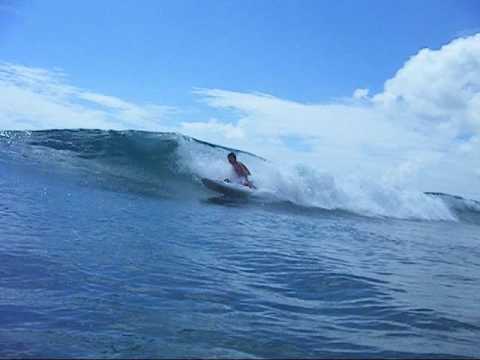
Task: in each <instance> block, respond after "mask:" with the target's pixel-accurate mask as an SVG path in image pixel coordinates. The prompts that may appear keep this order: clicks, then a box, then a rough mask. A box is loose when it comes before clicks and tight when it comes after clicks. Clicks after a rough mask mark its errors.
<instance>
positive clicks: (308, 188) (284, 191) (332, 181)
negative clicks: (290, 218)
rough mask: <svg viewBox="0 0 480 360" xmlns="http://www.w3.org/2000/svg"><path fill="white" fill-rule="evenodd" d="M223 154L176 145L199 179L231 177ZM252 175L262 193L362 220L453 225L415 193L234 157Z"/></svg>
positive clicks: (441, 205)
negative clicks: (344, 212)
mask: <svg viewBox="0 0 480 360" xmlns="http://www.w3.org/2000/svg"><path fill="white" fill-rule="evenodd" d="M227 153H228V151H226V150H224V149H222V148H217V147H210V146H205V145H203V144H199V143H196V142H192V141H184V142H181V144H180V146H179V149H178V155H179V157H180V163H181V164H182V165H181V168H182V169H183V170H184V171H189V172H191V173H193V174H195V175H196V176H199V177H207V178H211V179H223V178H225V177H229V176H231V166H230V165H229V164H228V162H227V158H226V155H227ZM238 159H239V160H240V161H243V162H245V164H246V165H247V166H248V168H249V169H250V170H251V172H252V174H253V175H252V176H251V179H252V180H253V182H254V183H255V185H256V186H257V188H258V189H259V191H260V193H262V194H270V195H273V196H270V198H275V199H277V200H284V201H285V200H286V201H291V202H293V203H296V204H298V205H302V206H309V207H320V208H324V209H341V210H347V211H352V212H355V213H358V214H361V215H367V216H384V217H393V218H400V219H422V220H453V221H455V220H457V219H456V217H455V215H454V214H453V212H452V211H451V210H450V209H449V207H448V206H447V204H446V203H445V202H444V201H442V199H440V198H434V197H431V196H428V195H425V194H423V193H422V192H420V191H412V190H407V189H401V188H398V187H393V186H391V185H388V184H387V183H386V182H385V183H382V182H381V180H374V179H368V178H365V177H361V176H353V175H352V176H348V177H342V178H335V177H334V176H332V175H331V174H327V173H323V172H321V171H318V170H316V169H315V168H314V167H312V166H308V165H300V164H297V165H295V166H287V165H285V164H276V163H273V162H269V161H263V160H261V159H258V158H255V157H253V156H250V155H247V154H239V155H238Z"/></svg>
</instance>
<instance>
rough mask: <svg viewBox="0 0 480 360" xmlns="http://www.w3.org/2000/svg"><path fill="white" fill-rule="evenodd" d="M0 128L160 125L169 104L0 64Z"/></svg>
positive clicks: (58, 74)
mask: <svg viewBox="0 0 480 360" xmlns="http://www.w3.org/2000/svg"><path fill="white" fill-rule="evenodd" d="M0 99H1V100H0V128H2V129H17V130H22V129H29V130H36V129H46V128H47V129H48V128H50V129H51V128H103V129H127V128H134V129H150V130H161V129H162V127H161V122H160V121H161V119H162V118H163V117H165V116H166V115H167V114H168V113H169V112H171V111H173V109H172V108H169V107H166V106H157V105H150V104H135V103H132V102H127V101H124V100H121V99H118V98H116V97H112V96H106V95H102V94H97V93H93V92H89V91H85V90H82V89H80V88H77V87H75V86H72V85H69V84H68V82H67V79H66V76H65V74H64V73H63V72H61V71H59V70H56V71H49V70H45V69H37V68H29V67H25V66H20V65H15V64H8V63H1V64H0Z"/></svg>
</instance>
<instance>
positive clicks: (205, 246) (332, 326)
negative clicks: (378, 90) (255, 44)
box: [0, 130, 480, 358]
mask: <svg viewBox="0 0 480 360" xmlns="http://www.w3.org/2000/svg"><path fill="white" fill-rule="evenodd" d="M230 151H235V152H236V153H237V156H238V158H239V160H240V161H242V162H244V163H245V164H247V166H248V167H249V169H250V170H251V172H252V174H253V176H252V180H253V181H254V183H255V185H256V186H257V188H258V191H257V192H256V194H255V195H254V196H252V197H250V198H249V199H247V200H245V199H231V198H225V197H222V196H220V194H216V193H214V192H212V191H210V190H208V189H206V188H205V187H204V186H203V185H202V183H201V178H203V177H207V178H211V179H223V178H226V177H229V176H230V175H231V173H230V172H231V168H230V166H229V165H228V163H227V160H226V155H227V154H228V153H229V152H230ZM477 200H478V199H465V198H462V197H460V196H455V194H442V193H436V192H420V191H414V190H411V189H405V188H401V187H398V186H393V185H391V184H388V183H387V182H385V181H382V179H372V178H368V177H367V176H361V175H359V174H352V175H350V176H342V177H340V176H335V175H333V174H329V173H327V172H325V171H323V170H322V167H321V164H319V165H318V166H312V165H311V164H302V163H301V162H299V163H297V164H295V165H288V166H287V165H285V164H279V163H276V162H274V161H271V160H269V159H264V158H262V157H260V156H257V155H255V154H252V153H248V152H244V151H239V150H236V149H230V148H226V147H222V146H218V145H215V144H210V143H206V142H203V141H200V140H197V139H194V138H191V137H187V136H184V135H181V134H176V133H154V132H145V131H106V130H45V131H32V132H30V131H3V132H0V274H1V276H0V323H1V324H2V326H1V327H0V344H2V345H1V346H0V357H15V358H18V357H22V358H24V357H120V358H125V357H144V358H145V357H156V358H157V357H224V358H225V357H227V358H239V357H241V358H272V357H277V358H278V357H282V358H291V357H302V358H305V357H307V358H308V357H315V358H318V357H335V358H342V357H348V358H365V357H395V358H412V357H429V358H444V357H455V358H469V357H470V358H473V357H478V338H479V336H480V312H479V311H478V304H480V295H479V294H480V293H479V291H478V289H479V288H480V202H478V201H477Z"/></svg>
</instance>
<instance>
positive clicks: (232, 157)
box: [227, 152, 237, 164]
mask: <svg viewBox="0 0 480 360" xmlns="http://www.w3.org/2000/svg"><path fill="white" fill-rule="evenodd" d="M227 158H228V162H229V163H230V164H235V163H236V162H237V155H235V153H233V152H231V153H230V154H228V156H227Z"/></svg>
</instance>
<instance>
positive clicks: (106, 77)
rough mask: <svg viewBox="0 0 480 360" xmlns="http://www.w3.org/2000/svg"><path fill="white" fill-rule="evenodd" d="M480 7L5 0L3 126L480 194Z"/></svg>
mask: <svg viewBox="0 0 480 360" xmlns="http://www.w3.org/2000/svg"><path fill="white" fill-rule="evenodd" d="M479 114H480V2H479V1H476V0H471V1H467V0H455V1H450V0H442V1H437V0H423V1H406V0H404V1H397V2H393V1H377V0H370V1H366V0H364V1H357V0H349V1H346V0H343V1H333V0H332V1H321V0H317V1H307V0H296V1H290V0H282V1H267V0H263V1H227V0H222V1H220V0H217V1H167V0H163V1H154V0H152V1H148V0H143V1H141V2H137V1H133V0H126V1H122V2H119V1H110V0H104V1H101V2H97V1H81V2H80V1H78V2H77V1H54V0H45V1H38V0H30V1H29V0H17V1H15V0H0V129H45V128H79V127H87V128H113V129H144V130H152V131H177V132H181V133H183V134H187V135H191V136H195V137H197V138H199V139H202V140H206V141H211V142H214V143H218V144H221V145H226V146H230V147H237V148H241V149H243V150H246V151H251V152H255V153H257V154H259V155H261V156H264V157H267V158H270V159H275V160H277V161H288V162H306V163H309V164H312V166H317V167H320V168H322V169H323V170H324V171H327V172H330V173H333V174H336V175H337V174H338V175H339V176H341V175H342V174H347V173H351V172H357V173H361V174H364V175H365V176H369V177H372V178H381V179H382V181H384V182H389V183H391V184H392V186H406V187H412V188H416V189H420V190H423V191H445V192H450V193H456V194H460V195H465V196H470V197H474V198H477V199H480V190H479V189H480V160H479V159H480V117H479V116H480V115H479Z"/></svg>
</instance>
